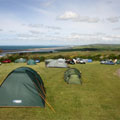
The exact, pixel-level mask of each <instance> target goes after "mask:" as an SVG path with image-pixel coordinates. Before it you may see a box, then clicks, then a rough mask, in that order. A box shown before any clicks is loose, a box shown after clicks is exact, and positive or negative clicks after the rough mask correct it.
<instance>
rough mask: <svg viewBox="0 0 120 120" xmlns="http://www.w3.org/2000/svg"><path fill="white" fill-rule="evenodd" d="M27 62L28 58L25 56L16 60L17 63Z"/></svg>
mask: <svg viewBox="0 0 120 120" xmlns="http://www.w3.org/2000/svg"><path fill="white" fill-rule="evenodd" d="M25 62H27V60H26V59H24V58H20V59H17V60H15V63H25Z"/></svg>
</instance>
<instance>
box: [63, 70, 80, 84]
mask: <svg viewBox="0 0 120 120" xmlns="http://www.w3.org/2000/svg"><path fill="white" fill-rule="evenodd" d="M64 80H65V82H67V83H68V84H82V81H81V73H80V72H79V70H78V69H76V68H69V69H68V70H66V71H65V73H64Z"/></svg>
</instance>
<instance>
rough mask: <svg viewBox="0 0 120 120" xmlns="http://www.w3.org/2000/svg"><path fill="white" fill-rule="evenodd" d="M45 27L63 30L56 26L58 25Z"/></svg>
mask: <svg viewBox="0 0 120 120" xmlns="http://www.w3.org/2000/svg"><path fill="white" fill-rule="evenodd" d="M45 28H48V29H53V30H61V28H60V27H56V26H45Z"/></svg>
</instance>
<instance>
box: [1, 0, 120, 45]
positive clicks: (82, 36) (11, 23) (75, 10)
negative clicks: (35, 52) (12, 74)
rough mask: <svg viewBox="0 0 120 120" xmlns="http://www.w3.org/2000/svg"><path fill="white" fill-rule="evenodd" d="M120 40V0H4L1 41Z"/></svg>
mask: <svg viewBox="0 0 120 120" xmlns="http://www.w3.org/2000/svg"><path fill="white" fill-rule="evenodd" d="M96 43H102V44H103V43H105V44H120V0H0V45H85V44H96Z"/></svg>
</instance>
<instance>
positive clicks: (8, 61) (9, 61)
mask: <svg viewBox="0 0 120 120" xmlns="http://www.w3.org/2000/svg"><path fill="white" fill-rule="evenodd" d="M2 63H11V60H9V59H6V60H3V61H2Z"/></svg>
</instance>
